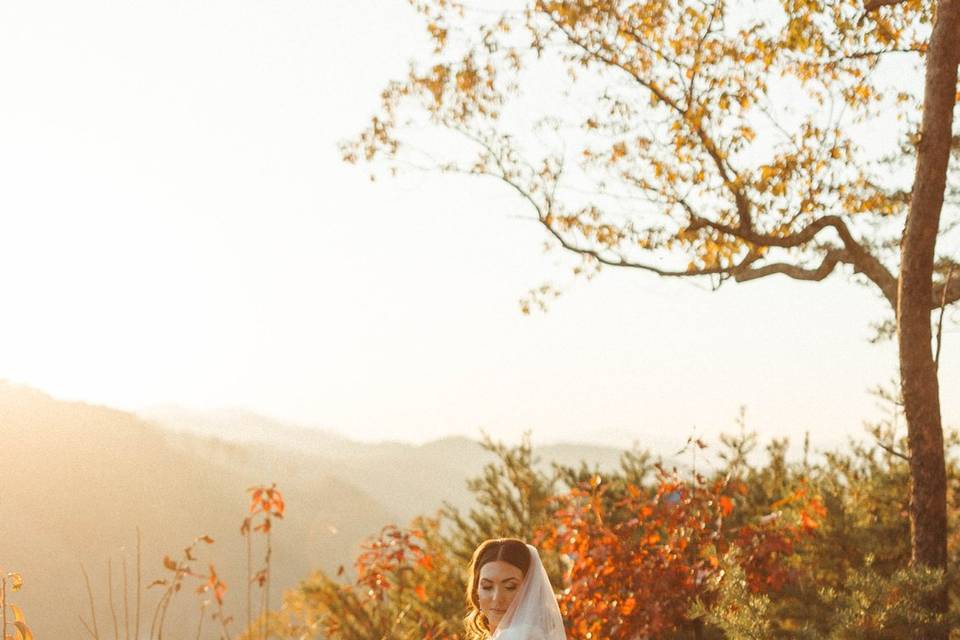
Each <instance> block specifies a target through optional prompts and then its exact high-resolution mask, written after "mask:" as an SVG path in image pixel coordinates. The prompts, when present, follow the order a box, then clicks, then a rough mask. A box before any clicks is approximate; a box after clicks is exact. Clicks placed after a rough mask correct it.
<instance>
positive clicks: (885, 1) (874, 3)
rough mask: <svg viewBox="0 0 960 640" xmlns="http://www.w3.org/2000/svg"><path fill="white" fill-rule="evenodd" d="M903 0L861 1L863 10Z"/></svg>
mask: <svg viewBox="0 0 960 640" xmlns="http://www.w3.org/2000/svg"><path fill="white" fill-rule="evenodd" d="M904 1H905V0H867V1H866V2H864V3H863V10H864V11H867V12H869V11H876V10H877V9H879V8H880V7H891V6H893V5H895V4H900V3H902V2H904Z"/></svg>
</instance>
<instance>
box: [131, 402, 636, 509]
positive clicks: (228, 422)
mask: <svg viewBox="0 0 960 640" xmlns="http://www.w3.org/2000/svg"><path fill="white" fill-rule="evenodd" d="M141 416H143V417H144V418H148V419H150V420H153V421H155V422H156V423H157V424H159V425H162V426H163V427H165V428H166V429H169V430H170V431H172V432H176V433H181V434H196V435H206V436H214V435H216V437H218V438H223V439H225V440H228V441H231V442H234V443H238V444H239V443H243V444H246V445H257V446H261V447H264V446H265V447H268V448H269V449H270V450H274V451H275V453H276V455H278V456H281V457H283V458H285V459H297V460H299V461H300V462H301V463H302V464H316V463H317V461H322V464H323V467H324V469H325V470H326V471H327V472H328V473H330V474H331V475H333V476H336V477H338V478H343V479H349V481H350V483H351V484H352V485H354V486H356V487H357V488H359V489H361V490H362V491H364V492H365V493H367V494H368V495H371V496H376V498H377V499H378V500H380V501H381V502H382V503H383V504H388V505H390V507H391V509H393V510H394V511H395V512H397V514H398V515H399V516H400V517H401V520H402V521H407V520H409V519H410V518H412V517H413V516H415V515H418V514H423V513H429V512H432V511H433V510H435V509H437V508H439V507H440V506H441V505H442V504H443V503H444V502H445V501H446V502H450V503H451V504H453V505H456V506H458V507H461V508H466V507H468V506H469V505H470V504H471V502H472V498H471V496H470V493H469V492H468V491H467V488H466V480H467V479H468V478H471V477H474V476H476V475H478V474H479V473H480V471H481V470H482V468H483V465H485V464H487V463H488V462H490V461H492V460H493V459H494V458H493V456H492V455H491V454H489V453H488V452H487V451H485V450H484V449H483V447H482V446H481V445H480V443H479V442H478V441H475V440H471V439H469V438H464V437H448V438H442V439H440V440H434V441H432V442H427V443H425V444H422V445H414V444H408V443H400V442H387V443H361V442H355V441H352V440H348V439H346V438H343V437H342V436H339V435H336V434H334V433H333V432H330V431H322V430H319V429H311V428H307V427H302V426H293V425H288V424H284V423H281V422H278V421H275V420H272V419H270V418H266V417H264V416H260V415H257V414H255V413H251V412H238V411H231V410H226V411H193V410H189V409H182V408H176V407H164V408H162V409H152V410H149V411H144V412H141ZM187 442H188V443H189V446H194V439H192V438H188V439H187ZM621 453H622V451H621V450H619V449H614V448H612V447H598V446H593V445H585V444H554V445H546V446H540V447H537V448H536V450H535V455H536V456H537V457H538V458H540V460H541V463H542V464H543V465H544V466H549V463H550V462H552V461H555V462H558V463H561V464H569V465H578V464H579V463H580V461H581V460H586V461H587V462H588V463H590V464H596V465H598V466H599V468H600V469H612V468H615V467H617V466H618V464H619V460H620V455H621Z"/></svg>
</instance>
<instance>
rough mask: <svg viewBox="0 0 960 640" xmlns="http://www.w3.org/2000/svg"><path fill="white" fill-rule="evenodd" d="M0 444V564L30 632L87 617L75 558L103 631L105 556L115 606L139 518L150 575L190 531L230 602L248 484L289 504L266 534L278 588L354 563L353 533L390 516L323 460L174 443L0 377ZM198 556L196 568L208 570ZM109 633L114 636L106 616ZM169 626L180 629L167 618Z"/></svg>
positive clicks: (119, 415)
mask: <svg viewBox="0 0 960 640" xmlns="http://www.w3.org/2000/svg"><path fill="white" fill-rule="evenodd" d="M0 442H2V443H4V445H5V453H6V455H5V456H4V464H3V465H2V466H0V487H2V493H0V513H2V514H3V517H2V518H0V541H2V544H0V567H2V568H3V569H4V570H5V571H9V570H14V569H15V570H17V571H19V572H21V573H22V574H23V577H24V588H23V590H22V591H21V592H20V593H18V594H17V602H19V603H20V604H21V605H22V607H23V609H24V611H25V612H26V614H27V615H28V618H29V621H30V623H31V625H32V626H33V628H34V631H35V633H36V635H37V637H38V638H64V639H66V638H79V637H82V635H84V632H83V631H82V629H81V627H80V623H79V621H78V618H77V615H78V614H79V613H80V612H84V615H85V616H86V617H87V618H88V619H89V616H88V615H87V614H86V610H87V603H86V596H85V593H84V590H83V586H82V585H83V580H82V576H81V572H80V563H81V562H83V563H84V564H85V566H86V567H87V570H88V571H89V572H90V575H91V580H92V582H93V589H94V592H95V595H96V599H97V602H98V603H99V604H100V605H102V606H101V607H100V609H99V611H98V622H99V625H100V630H101V633H103V631H104V629H105V628H106V627H105V625H107V624H108V622H107V621H108V620H109V615H108V608H107V596H106V585H107V575H106V573H107V571H106V569H107V561H108V558H112V561H113V566H114V576H113V577H114V582H113V584H114V589H115V593H116V602H117V606H118V607H119V606H120V602H121V596H120V589H119V585H120V584H122V577H121V576H120V566H121V558H122V557H123V556H124V555H126V561H127V564H128V568H129V570H130V572H131V577H130V580H131V582H132V580H133V578H132V571H133V567H134V566H135V548H136V528H137V527H138V526H139V527H140V529H141V531H142V536H143V538H142V539H143V554H142V557H143V577H144V579H145V580H147V581H150V580H152V579H154V578H159V577H163V574H164V570H163V568H162V566H161V561H162V558H163V556H164V555H171V556H177V555H179V554H180V552H181V549H182V548H183V547H185V546H186V545H187V544H189V543H190V541H191V540H193V538H194V537H195V536H197V535H200V534H209V535H211V536H213V538H214V539H215V540H216V543H215V544H214V545H212V547H210V549H209V552H210V553H209V559H210V560H212V561H214V562H216V564H217V567H218V569H219V570H220V572H221V574H222V575H223V577H224V579H225V580H226V582H227V584H228V587H229V589H230V591H229V592H228V598H230V599H232V602H233V603H234V605H235V606H236V605H239V604H240V602H242V600H243V593H244V591H243V589H242V586H241V585H242V584H243V577H242V576H243V565H244V563H245V560H244V558H245V553H244V551H243V546H242V538H241V536H240V535H239V527H240V524H241V521H242V520H243V518H244V516H245V515H246V513H245V512H246V504H247V496H246V491H245V490H246V488H247V487H249V486H251V485H253V484H259V483H269V482H274V481H275V482H277V483H278V485H279V486H280V487H281V488H282V489H283V490H284V491H285V493H286V497H287V501H288V515H287V517H286V518H285V519H284V520H283V521H281V522H279V523H278V524H277V527H276V533H275V535H274V540H275V551H274V559H275V576H276V579H275V583H274V584H275V588H276V591H275V593H279V591H280V588H282V587H284V586H292V585H294V584H296V582H297V580H298V579H300V578H302V577H303V576H304V575H306V574H307V572H308V571H309V570H310V569H312V568H317V567H319V568H323V569H327V570H332V569H335V568H336V566H337V565H338V564H340V563H341V562H344V561H345V560H348V559H349V558H351V557H353V554H354V550H355V548H356V544H357V542H358V541H359V540H360V539H362V538H363V537H364V536H366V535H369V534H371V533H373V532H375V531H377V530H378V529H379V528H380V526H382V525H383V524H384V523H386V522H391V521H395V520H396V519H397V513H396V512H395V511H394V510H393V509H390V508H387V507H386V506H384V503H382V502H380V501H378V500H375V499H373V498H372V497H371V496H369V495H368V494H366V493H364V492H363V491H360V490H358V489H357V488H356V487H354V486H352V485H351V484H350V483H349V482H346V481H344V480H342V479H340V478H337V477H335V476H333V475H331V474H330V473H329V472H328V471H327V470H326V469H324V468H323V466H322V465H299V464H288V463H287V462H286V461H285V460H280V459H278V458H277V457H276V456H275V455H274V454H272V453H270V452H269V451H259V450H258V449H256V448H253V447H243V446H238V445H231V444H225V443H218V442H215V441H205V440H202V439H200V438H197V437H194V438H193V439H192V440H190V439H189V438H187V437H186V436H184V435H178V436H176V437H171V436H170V435H169V434H167V433H165V432H164V431H162V430H161V429H160V428H159V427H156V426H153V425H150V424H147V423H145V422H143V421H142V420H140V419H138V418H136V417H135V416H133V415H131V414H129V413H124V412H121V411H115V410H112V409H107V408H104V407H95V406H89V405H86V404H81V403H68V402H60V401H57V400H54V399H52V398H50V397H49V396H47V395H45V394H42V393H40V392H36V391H32V390H29V389H24V388H21V387H16V386H13V385H9V384H6V383H3V384H0ZM206 559H207V556H205V557H204V558H203V560H204V562H201V563H198V568H199V569H201V570H203V569H205V568H206V562H205V561H206ZM155 597H156V594H154V593H152V592H151V593H150V594H149V596H145V598H146V599H145V607H144V609H145V612H146V610H147V609H148V608H149V609H150V611H151V612H152V607H148V606H147V604H149V603H152V602H153V601H154V598H155ZM182 600H183V602H184V604H186V605H189V609H188V611H189V615H182V612H181V614H180V615H173V616H171V620H173V621H176V620H177V618H178V617H179V618H180V620H181V622H182V623H183V624H186V623H187V621H188V620H195V619H196V616H195V613H194V611H195V608H196V606H197V605H196V601H195V599H194V596H193V595H192V594H190V593H185V594H184V597H182ZM234 610H235V612H236V613H239V607H237V608H236V609H234ZM145 616H146V613H145ZM146 619H149V618H146ZM109 628H110V633H109V634H108V635H110V636H111V637H112V622H111V623H110V626H109ZM185 629H186V628H185V627H184V628H183V629H180V630H179V631H180V632H181V633H185ZM211 630H212V626H211ZM170 633H171V637H186V636H185V635H178V628H177V626H176V625H174V626H172V627H170ZM105 637H106V636H105ZM190 637H193V636H192V635H191V636H190Z"/></svg>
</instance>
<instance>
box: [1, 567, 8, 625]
mask: <svg viewBox="0 0 960 640" xmlns="http://www.w3.org/2000/svg"><path fill="white" fill-rule="evenodd" d="M0 610H2V611H3V613H2V614H0V624H3V626H2V627H0V636H2V637H3V638H6V637H7V578H6V576H0Z"/></svg>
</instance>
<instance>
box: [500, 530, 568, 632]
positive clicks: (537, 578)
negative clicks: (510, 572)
mask: <svg viewBox="0 0 960 640" xmlns="http://www.w3.org/2000/svg"><path fill="white" fill-rule="evenodd" d="M527 548H528V549H529V550H530V568H529V569H527V574H526V575H525V576H524V578H523V583H522V584H521V585H520V590H519V592H518V593H517V596H516V597H515V598H514V599H513V602H511V603H510V606H509V607H508V608H507V612H506V613H505V614H503V618H502V619H501V620H500V623H499V624H498V625H497V629H496V631H494V632H493V636H492V637H491V640H566V638H567V634H566V632H565V631H564V629H563V619H562V618H561V617H560V607H558V606H557V599H556V597H555V596H554V595H553V588H552V587H551V586H550V578H549V577H548V576H547V571H546V569H544V568H543V563H542V562H540V554H539V553H538V552H537V548H536V547H534V546H532V545H529V544H528V545H527Z"/></svg>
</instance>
